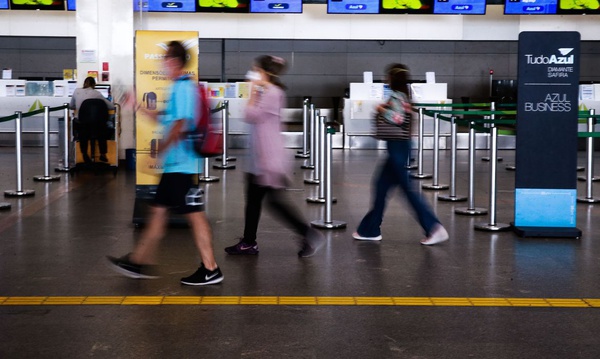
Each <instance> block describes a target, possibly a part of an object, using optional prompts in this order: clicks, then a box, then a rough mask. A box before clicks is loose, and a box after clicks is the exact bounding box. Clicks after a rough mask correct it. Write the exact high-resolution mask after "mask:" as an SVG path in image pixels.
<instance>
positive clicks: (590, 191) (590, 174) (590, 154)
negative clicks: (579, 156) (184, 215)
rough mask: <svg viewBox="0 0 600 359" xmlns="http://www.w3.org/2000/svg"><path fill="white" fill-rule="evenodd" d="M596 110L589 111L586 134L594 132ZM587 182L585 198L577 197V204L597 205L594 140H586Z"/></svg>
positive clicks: (598, 200)
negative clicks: (595, 195)
mask: <svg viewBox="0 0 600 359" xmlns="http://www.w3.org/2000/svg"><path fill="white" fill-rule="evenodd" d="M595 113H596V110H594V109H591V110H590V117H589V118H588V121H587V131H588V133H592V132H594V115H595ZM585 180H586V181H587V183H586V186H585V197H578V198H577V202H582V203H598V202H600V199H599V198H594V188H593V182H594V138H593V137H588V138H587V173H586V178H585Z"/></svg>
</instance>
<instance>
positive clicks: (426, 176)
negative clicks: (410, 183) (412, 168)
mask: <svg viewBox="0 0 600 359" xmlns="http://www.w3.org/2000/svg"><path fill="white" fill-rule="evenodd" d="M410 176H411V177H412V178H417V179H426V178H431V177H433V175H431V174H428V173H422V174H418V173H412V174H411V175H410Z"/></svg>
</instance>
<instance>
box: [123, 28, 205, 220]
mask: <svg viewBox="0 0 600 359" xmlns="http://www.w3.org/2000/svg"><path fill="white" fill-rule="evenodd" d="M198 36H199V34H198V32H197V31H136V34H135V89H136V104H137V105H136V107H137V108H136V111H135V128H136V132H135V135H136V137H135V138H136V206H135V207H136V208H135V209H134V218H133V222H134V223H135V224H139V223H142V221H143V220H144V218H141V217H140V216H138V215H137V214H138V213H140V212H143V211H142V210H141V209H140V208H139V207H140V204H139V203H138V202H140V201H143V200H147V199H149V198H151V195H150V193H151V192H153V191H154V190H155V188H156V185H158V182H159V180H160V174H161V172H162V168H161V165H160V162H159V159H158V152H157V149H158V144H159V141H160V140H161V139H162V134H161V129H160V128H159V127H158V125H157V124H156V122H155V121H154V120H153V119H152V118H150V117H149V116H147V115H145V114H144V113H143V112H142V111H138V109H139V108H140V107H144V108H146V109H147V110H150V111H163V110H164V109H165V105H166V103H167V101H168V98H167V97H168V95H169V94H168V92H167V90H168V88H169V85H170V83H171V80H170V79H169V78H168V77H167V76H166V74H165V72H164V71H163V68H162V64H163V59H164V56H165V52H166V49H167V44H168V43H169V42H171V41H179V42H181V43H182V44H183V45H184V46H185V48H186V49H187V50H188V56H189V60H188V62H187V64H186V68H185V69H184V70H185V71H186V72H187V73H188V74H190V75H191V77H192V78H193V79H195V80H196V81H198Z"/></svg>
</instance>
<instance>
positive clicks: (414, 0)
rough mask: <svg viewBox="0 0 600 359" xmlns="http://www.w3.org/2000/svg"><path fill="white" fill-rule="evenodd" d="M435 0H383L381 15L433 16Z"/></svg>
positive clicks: (380, 4) (380, 5)
mask: <svg viewBox="0 0 600 359" xmlns="http://www.w3.org/2000/svg"><path fill="white" fill-rule="evenodd" d="M433 1H434V0H381V2H380V3H379V13H380V14H432V13H433Z"/></svg>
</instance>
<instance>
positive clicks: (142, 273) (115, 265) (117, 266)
mask: <svg viewBox="0 0 600 359" xmlns="http://www.w3.org/2000/svg"><path fill="white" fill-rule="evenodd" d="M106 258H107V259H108V262H109V267H110V268H111V269H113V270H114V271H116V272H117V273H120V274H122V275H124V276H126V277H129V278H134V279H155V278H158V276H156V275H155V274H154V266H144V265H139V264H135V263H133V262H132V261H130V260H129V254H127V255H124V256H123V257H121V258H115V257H111V256H106Z"/></svg>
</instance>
